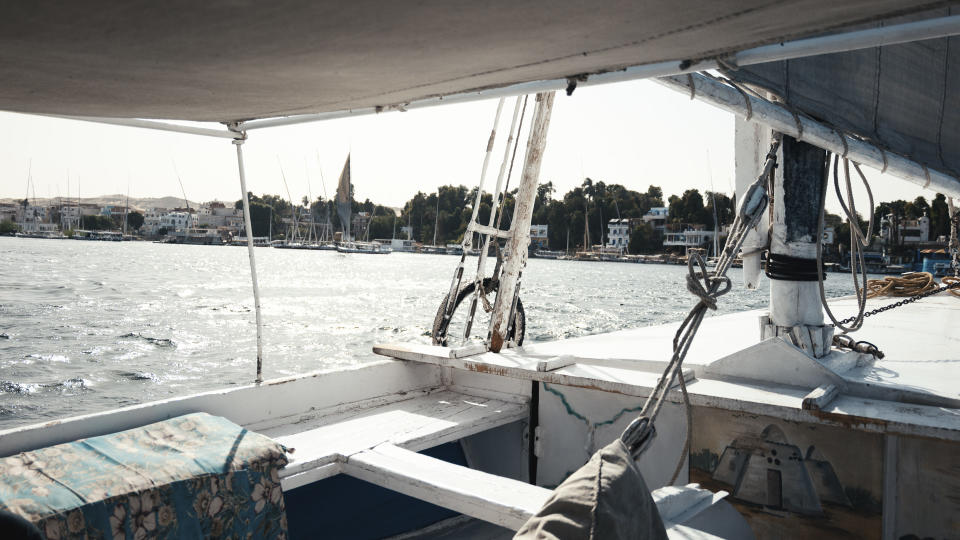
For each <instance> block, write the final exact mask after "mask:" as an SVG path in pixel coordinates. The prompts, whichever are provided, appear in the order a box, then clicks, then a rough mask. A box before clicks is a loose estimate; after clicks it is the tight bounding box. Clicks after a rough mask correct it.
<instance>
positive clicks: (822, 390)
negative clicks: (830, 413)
mask: <svg viewBox="0 0 960 540" xmlns="http://www.w3.org/2000/svg"><path fill="white" fill-rule="evenodd" d="M839 394H840V389H839V388H837V387H836V386H835V385H832V384H824V385H821V386H818V387H816V388H814V389H813V391H812V392H810V393H809V394H807V395H806V396H804V398H803V405H801V407H803V409H804V410H806V411H820V410H823V408H824V407H826V406H827V405H829V404H830V402H831V401H833V400H834V398H836V397H837V396H838V395H839Z"/></svg>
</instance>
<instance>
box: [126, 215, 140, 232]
mask: <svg viewBox="0 0 960 540" xmlns="http://www.w3.org/2000/svg"><path fill="white" fill-rule="evenodd" d="M127 226H128V227H130V228H131V229H133V230H135V231H139V230H140V227H143V214H141V213H140V212H130V213H129V214H127Z"/></svg>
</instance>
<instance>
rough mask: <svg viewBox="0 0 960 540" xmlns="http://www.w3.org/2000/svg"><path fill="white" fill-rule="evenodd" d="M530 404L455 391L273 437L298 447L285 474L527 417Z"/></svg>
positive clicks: (425, 443) (438, 440)
mask: <svg viewBox="0 0 960 540" xmlns="http://www.w3.org/2000/svg"><path fill="white" fill-rule="evenodd" d="M527 415H528V412H527V405H526V404H521V403H511V402H505V401H499V400H494V399H489V398H482V397H476V396H469V395H465V394H460V393H457V392H451V391H442V392H436V393H434V394H429V395H426V396H422V397H416V398H413V399H408V400H405V401H400V402H396V403H391V404H388V405H385V406H381V407H374V408H371V409H367V410H356V411H349V412H345V413H342V414H339V415H333V416H329V417H323V418H319V419H316V420H315V421H314V422H313V423H311V424H310V427H309V429H303V430H302V431H299V432H297V433H292V434H288V435H284V436H281V437H275V440H276V441H277V442H279V443H281V444H283V445H284V446H286V447H288V448H294V449H295V452H294V454H293V455H292V459H291V461H290V463H288V464H287V466H286V467H285V468H284V469H283V471H281V474H280V476H281V478H285V477H289V476H293V475H296V474H299V473H302V472H304V471H307V470H310V469H315V468H317V467H322V466H325V465H328V464H330V463H333V462H336V461H342V460H344V459H346V458H347V457H349V456H350V455H352V454H355V453H357V452H361V451H363V450H367V449H369V448H373V447H374V446H377V445H379V444H382V443H386V442H389V443H391V444H394V445H397V446H400V447H403V448H409V449H413V450H422V449H424V448H430V447H432V446H436V445H439V444H443V443H446V442H450V441H454V440H457V439H460V438H463V437H466V436H469V435H472V434H474V433H479V432H481V431H486V430H488V429H492V428H494V427H498V426H501V425H505V424H509V423H511V422H515V421H517V420H522V419H525V418H526V417H527Z"/></svg>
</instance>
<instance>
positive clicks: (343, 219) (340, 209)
mask: <svg viewBox="0 0 960 540" xmlns="http://www.w3.org/2000/svg"><path fill="white" fill-rule="evenodd" d="M352 195H353V192H352V191H351V189H350V154H347V161H346V162H345V163H344V164H343V170H342V171H340V182H339V183H337V215H338V216H340V226H341V227H342V228H343V241H344V242H349V241H350V240H351V238H350V212H351V210H352V209H351V204H352V201H353V197H352Z"/></svg>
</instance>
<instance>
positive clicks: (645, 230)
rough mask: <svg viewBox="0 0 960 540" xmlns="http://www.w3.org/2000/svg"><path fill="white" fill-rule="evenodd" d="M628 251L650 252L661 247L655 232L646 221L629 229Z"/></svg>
mask: <svg viewBox="0 0 960 540" xmlns="http://www.w3.org/2000/svg"><path fill="white" fill-rule="evenodd" d="M628 248H629V250H630V253H652V252H655V251H659V250H660V249H661V248H663V243H662V241H661V240H660V237H659V236H658V235H657V232H656V231H655V230H654V229H653V227H651V226H650V225H649V224H647V223H643V224H640V225H638V226H636V227H634V228H633V230H632V231H630V244H629V245H628Z"/></svg>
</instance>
